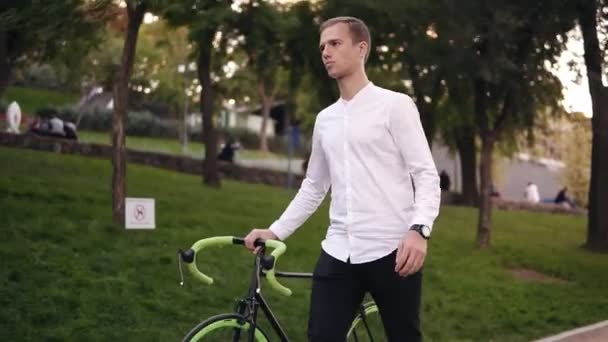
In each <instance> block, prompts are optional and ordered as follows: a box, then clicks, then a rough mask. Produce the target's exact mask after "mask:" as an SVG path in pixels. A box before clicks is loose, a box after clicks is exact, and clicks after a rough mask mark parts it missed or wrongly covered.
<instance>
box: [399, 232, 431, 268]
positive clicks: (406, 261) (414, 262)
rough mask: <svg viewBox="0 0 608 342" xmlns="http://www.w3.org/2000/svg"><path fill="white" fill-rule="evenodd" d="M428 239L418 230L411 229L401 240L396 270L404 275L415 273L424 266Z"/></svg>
mask: <svg viewBox="0 0 608 342" xmlns="http://www.w3.org/2000/svg"><path fill="white" fill-rule="evenodd" d="M426 247H427V240H425V239H424V238H423V237H422V236H420V234H419V233H418V232H416V231H413V230H410V231H408V232H407V233H405V236H404V237H403V239H402V240H401V242H399V248H398V249H397V258H396V260H395V263H396V264H395V272H397V273H399V275H400V276H402V277H407V276H408V275H410V274H414V273H416V272H418V271H419V270H420V268H422V265H423V264H424V258H425V257H426Z"/></svg>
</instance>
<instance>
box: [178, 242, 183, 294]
mask: <svg viewBox="0 0 608 342" xmlns="http://www.w3.org/2000/svg"><path fill="white" fill-rule="evenodd" d="M177 269H178V270H179V277H180V281H179V286H184V272H183V271H182V250H181V249H178V250H177Z"/></svg>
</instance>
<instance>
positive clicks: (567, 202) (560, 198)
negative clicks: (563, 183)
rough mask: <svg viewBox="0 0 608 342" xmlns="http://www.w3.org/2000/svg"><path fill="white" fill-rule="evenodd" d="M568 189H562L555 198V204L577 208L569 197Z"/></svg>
mask: <svg viewBox="0 0 608 342" xmlns="http://www.w3.org/2000/svg"><path fill="white" fill-rule="evenodd" d="M567 192H568V188H567V187H564V188H563V189H561V190H560V191H559V192H558V193H557V196H556V197H555V204H560V205H562V206H564V207H566V208H575V205H574V201H572V199H571V198H570V197H568V194H567Z"/></svg>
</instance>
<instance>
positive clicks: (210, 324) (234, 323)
mask: <svg viewBox="0 0 608 342" xmlns="http://www.w3.org/2000/svg"><path fill="white" fill-rule="evenodd" d="M250 327H251V322H250V321H248V320H247V319H245V317H243V316H241V315H237V314H221V315H217V316H213V317H211V318H209V319H207V320H205V321H203V322H201V323H200V324H199V325H197V326H196V327H194V329H192V330H190V332H189V333H188V335H186V337H184V339H183V342H195V341H201V342H220V341H221V342H237V341H238V342H244V341H249V334H250V331H249V328H250ZM254 336H255V338H254V341H256V342H268V337H266V334H264V332H263V331H262V330H261V329H260V328H259V327H256V328H255V333H254Z"/></svg>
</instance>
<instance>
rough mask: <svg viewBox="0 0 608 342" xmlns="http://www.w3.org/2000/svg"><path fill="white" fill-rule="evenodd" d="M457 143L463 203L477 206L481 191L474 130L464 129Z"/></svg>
mask: <svg viewBox="0 0 608 342" xmlns="http://www.w3.org/2000/svg"><path fill="white" fill-rule="evenodd" d="M456 145H457V147H458V156H459V157H460V169H461V172H460V173H461V175H462V201H463V204H466V205H470V206H477V203H478V200H479V191H477V156H476V153H475V152H476V151H475V134H474V133H473V130H472V129H464V130H463V131H462V132H461V134H460V135H459V136H458V138H457V141H456Z"/></svg>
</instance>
